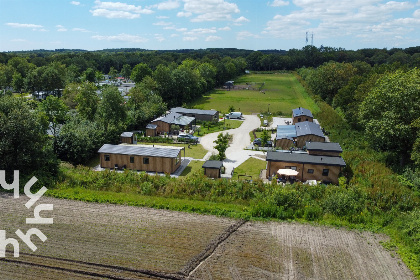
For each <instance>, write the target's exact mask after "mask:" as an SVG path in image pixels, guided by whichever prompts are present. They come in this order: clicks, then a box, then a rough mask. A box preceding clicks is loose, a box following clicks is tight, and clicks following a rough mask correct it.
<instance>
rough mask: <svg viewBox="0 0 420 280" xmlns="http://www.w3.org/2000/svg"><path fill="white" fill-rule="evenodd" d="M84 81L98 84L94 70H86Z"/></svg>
mask: <svg viewBox="0 0 420 280" xmlns="http://www.w3.org/2000/svg"><path fill="white" fill-rule="evenodd" d="M82 76H83V78H82V80H83V81H88V82H92V83H94V82H96V72H95V70H94V69H93V68H88V69H86V71H84V72H83V75H82Z"/></svg>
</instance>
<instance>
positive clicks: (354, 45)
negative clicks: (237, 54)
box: [0, 0, 420, 51]
mask: <svg viewBox="0 0 420 280" xmlns="http://www.w3.org/2000/svg"><path fill="white" fill-rule="evenodd" d="M0 7H1V9H0V51H19V50H33V49H60V48H65V49H86V50H100V49H104V48H144V49H153V50H166V49H198V48H242V49H249V50H261V49H284V50H289V49H291V48H297V49H301V48H302V47H304V46H305V44H306V32H308V33H309V42H308V43H311V34H312V33H313V44H314V46H316V47H319V46H321V45H323V46H329V47H337V48H338V47H341V48H345V49H348V50H351V49H353V50H356V49H361V48H388V49H390V48H393V47H398V48H407V47H413V46H419V45H420V0H415V1H381V0H351V1H350V0H342V1H340V0H325V1H323V0H290V1H288V0H269V1H268V0H261V1H260V0H252V1H251V0H162V1H150V0H120V1H100V0H78V1H64V0H0Z"/></svg>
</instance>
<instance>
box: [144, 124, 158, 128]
mask: <svg viewBox="0 0 420 280" xmlns="http://www.w3.org/2000/svg"><path fill="white" fill-rule="evenodd" d="M156 128H157V125H155V124H151V123H149V124H148V125H147V126H146V129H156Z"/></svg>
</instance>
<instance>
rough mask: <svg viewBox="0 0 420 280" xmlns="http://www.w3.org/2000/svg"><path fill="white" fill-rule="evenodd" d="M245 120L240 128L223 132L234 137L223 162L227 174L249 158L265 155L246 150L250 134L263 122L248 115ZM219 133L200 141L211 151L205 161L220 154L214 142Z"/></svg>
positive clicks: (206, 136)
mask: <svg viewBox="0 0 420 280" xmlns="http://www.w3.org/2000/svg"><path fill="white" fill-rule="evenodd" d="M244 119H245V120H244V121H243V123H242V125H241V126H240V127H238V128H235V129H230V130H226V131H223V133H226V132H227V133H229V134H231V135H233V140H232V143H231V144H230V146H229V148H228V149H227V150H226V159H225V160H224V161H223V165H224V166H225V168H226V171H225V173H226V174H231V173H232V170H233V168H236V167H238V166H239V165H240V164H242V163H243V162H244V161H246V160H247V159H248V158H249V157H251V156H253V155H256V154H259V155H262V154H263V152H259V151H249V150H244V149H245V148H246V147H247V146H248V145H249V144H250V143H251V137H250V136H249V133H250V132H251V131H252V130H254V129H256V128H258V127H260V126H261V121H260V119H259V118H258V116H256V115H246V116H244ZM219 133H220V132H214V133H210V134H207V135H205V136H203V137H202V138H201V139H200V144H201V145H202V146H203V147H204V148H205V149H206V150H208V151H209V153H207V155H206V156H205V159H208V158H209V157H210V156H211V154H213V153H214V154H217V153H218V152H217V151H216V150H215V149H214V146H215V145H216V144H215V143H214V142H213V141H214V140H216V139H217V135H219Z"/></svg>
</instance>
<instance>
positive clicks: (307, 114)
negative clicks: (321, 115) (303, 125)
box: [292, 107, 314, 124]
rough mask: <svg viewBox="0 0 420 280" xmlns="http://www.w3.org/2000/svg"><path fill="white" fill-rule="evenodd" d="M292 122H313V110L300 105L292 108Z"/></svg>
mask: <svg viewBox="0 0 420 280" xmlns="http://www.w3.org/2000/svg"><path fill="white" fill-rule="evenodd" d="M292 118H293V120H292V124H296V123H299V122H313V121H314V116H313V115H312V113H311V111H309V110H308V109H305V108H302V107H299V108H296V109H293V110H292Z"/></svg>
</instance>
